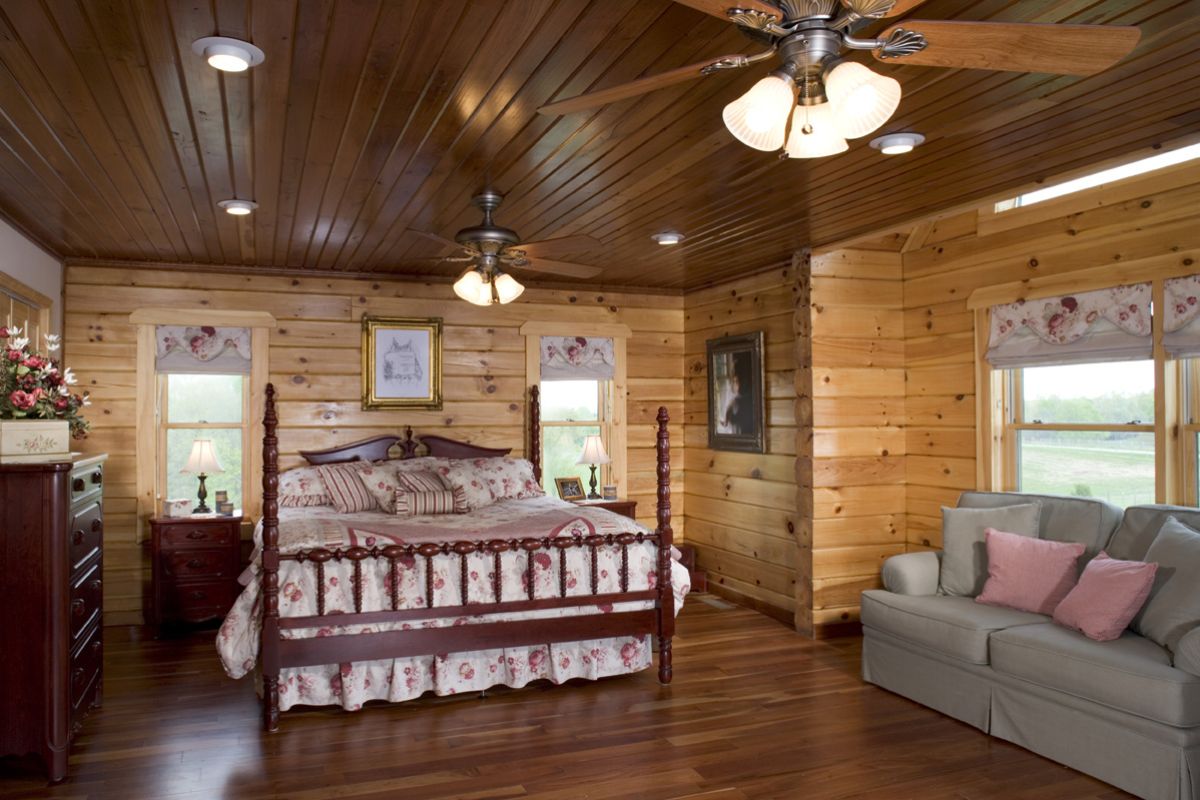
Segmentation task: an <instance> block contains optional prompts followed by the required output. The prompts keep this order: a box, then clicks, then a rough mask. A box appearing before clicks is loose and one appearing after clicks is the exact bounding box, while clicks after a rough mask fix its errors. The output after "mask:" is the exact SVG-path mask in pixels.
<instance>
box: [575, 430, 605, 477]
mask: <svg viewBox="0 0 1200 800" xmlns="http://www.w3.org/2000/svg"><path fill="white" fill-rule="evenodd" d="M611 461H612V459H611V458H609V457H608V452H607V451H606V450H605V449H604V440H602V439H601V438H600V436H599V435H598V434H595V433H589V434H588V435H587V438H585V439H584V440H583V453H581V454H580V456H579V460H578V461H576V462H575V463H576V464H608V463H609V462H611ZM592 488H595V487H592Z"/></svg>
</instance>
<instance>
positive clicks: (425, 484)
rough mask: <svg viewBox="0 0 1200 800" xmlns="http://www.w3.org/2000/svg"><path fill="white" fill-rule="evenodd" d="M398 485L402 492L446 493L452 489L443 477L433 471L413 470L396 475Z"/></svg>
mask: <svg viewBox="0 0 1200 800" xmlns="http://www.w3.org/2000/svg"><path fill="white" fill-rule="evenodd" d="M396 483H397V484H399V488H400V491H402V492H409V493H412V492H444V491H447V490H448V489H449V488H450V487H449V486H447V485H446V482H445V481H444V480H442V478H441V476H440V475H438V474H437V473H436V472H434V471H432V470H413V471H412V472H401V473H399V474H397V475H396Z"/></svg>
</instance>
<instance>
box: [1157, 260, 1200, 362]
mask: <svg viewBox="0 0 1200 800" xmlns="http://www.w3.org/2000/svg"><path fill="white" fill-rule="evenodd" d="M1163 290H1164V291H1163V294H1164V295H1165V296H1164V297H1163V305H1164V306H1165V308H1164V309H1163V346H1164V347H1165V348H1166V350H1167V355H1168V356H1170V357H1171V358H1196V357H1198V356H1200V275H1185V276H1184V277H1182V278H1169V279H1168V280H1166V281H1165V282H1164V285H1163Z"/></svg>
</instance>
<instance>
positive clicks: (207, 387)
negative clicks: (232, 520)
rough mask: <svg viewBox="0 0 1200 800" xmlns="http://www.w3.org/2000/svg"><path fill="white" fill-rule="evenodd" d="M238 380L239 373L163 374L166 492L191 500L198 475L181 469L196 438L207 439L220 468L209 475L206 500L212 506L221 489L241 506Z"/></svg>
mask: <svg viewBox="0 0 1200 800" xmlns="http://www.w3.org/2000/svg"><path fill="white" fill-rule="evenodd" d="M243 381H244V377H243V376H241V375H169V376H168V377H167V415H168V422H169V424H170V426H171V427H169V428H168V429H167V465H166V483H167V485H166V487H165V491H166V497H167V498H168V499H183V498H187V499H190V500H192V501H193V504H194V503H195V502H196V489H197V487H198V485H199V481H198V479H197V478H196V476H195V475H184V474H182V473H180V470H181V469H183V466H184V464H186V463H187V460H188V456H189V455H190V454H191V452H192V442H193V441H195V440H196V439H212V440H213V447H214V448H215V449H216V452H217V460H218V461H220V462H221V467H222V469H223V470H224V471H223V472H221V473H218V474H215V475H209V476H208V478H207V479H206V481H205V485H206V487H207V488H208V505H209V507H210V508H212V509H213V510H214V511H215V510H216V505H215V503H216V500H215V498H216V493H217V492H218V491H220V490H224V491H226V492H228V493H229V500H230V501H231V502H232V503H233V504H234V508H239V509H240V508H241V507H242V452H243V441H242V437H243V432H242V428H241V424H242V413H243V408H244V405H243V396H242V392H243ZM197 422H202V423H208V424H230V425H233V426H237V427H230V428H192V427H184V426H185V425H186V424H187V423H197Z"/></svg>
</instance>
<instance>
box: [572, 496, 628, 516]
mask: <svg viewBox="0 0 1200 800" xmlns="http://www.w3.org/2000/svg"><path fill="white" fill-rule="evenodd" d="M571 502H573V503H574V504H575V505H577V506H591V507H592V508H607V509H608V510H609V511H611V512H613V513H614V514H620V515H621V516H623V517H629V518H630V519H637V500H572V501H571Z"/></svg>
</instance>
